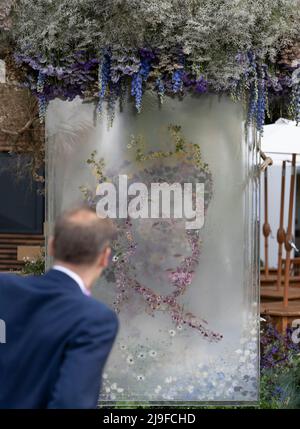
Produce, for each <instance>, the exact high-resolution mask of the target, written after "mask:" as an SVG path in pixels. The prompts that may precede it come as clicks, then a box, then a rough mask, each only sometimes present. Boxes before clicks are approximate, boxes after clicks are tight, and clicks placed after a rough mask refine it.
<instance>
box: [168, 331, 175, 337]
mask: <svg viewBox="0 0 300 429" xmlns="http://www.w3.org/2000/svg"><path fill="white" fill-rule="evenodd" d="M169 334H170V336H171V337H175V335H176V332H175V331H174V329H170V330H169Z"/></svg>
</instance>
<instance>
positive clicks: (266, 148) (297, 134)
mask: <svg viewBox="0 0 300 429" xmlns="http://www.w3.org/2000/svg"><path fill="white" fill-rule="evenodd" d="M261 150H262V151H263V152H265V153H268V154H281V155H289V154H293V153H296V154H300V124H299V125H298V126H297V125H296V122H294V121H289V120H288V119H283V118H280V119H278V121H276V122H275V123H274V124H271V125H265V127H264V134H263V137H262V139H261ZM274 158H276V157H274ZM281 159H283V158H282V157H281ZM287 159H289V158H287Z"/></svg>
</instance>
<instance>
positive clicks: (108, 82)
mask: <svg viewBox="0 0 300 429" xmlns="http://www.w3.org/2000/svg"><path fill="white" fill-rule="evenodd" d="M176 52H177V60H174V55H173V56H172V57H173V61H174V64H173V65H171V64H168V63H166V62H165V61H164V59H165V57H164V55H162V56H161V53H160V52H158V51H153V50H150V49H140V50H137V51H130V52H128V51H127V50H121V49H118V50H117V51H116V50H113V49H106V50H104V51H103V52H102V53H101V54H100V57H99V58H97V57H96V56H95V57H94V56H90V54H88V53H87V52H84V51H80V52H78V53H76V55H75V56H72V57H70V58H66V59H65V61H61V62H60V65H59V66H53V65H48V66H46V65H45V64H44V63H43V59H42V58H34V59H32V58H28V57H26V56H24V55H22V54H19V55H15V60H16V61H17V64H19V66H21V67H25V68H27V81H26V82H25V86H27V87H29V88H30V89H31V90H32V91H33V92H35V93H36V95H37V98H38V100H39V106H40V118H41V120H43V118H44V117H45V112H46V108H47V104H48V103H49V101H50V100H52V99H54V98H56V97H60V98H64V99H67V100H72V99H74V98H75V97H76V96H80V97H83V98H84V97H91V96H92V97H94V98H95V99H98V108H97V110H98V112H99V114H102V112H103V103H104V101H106V102H107V104H106V106H107V114H108V118H109V120H110V123H112V121H113V117H114V111H115V105H116V101H117V100H118V99H121V98H122V97H123V98H124V91H126V88H127V87H128V86H129V87H130V95H131V97H132V99H133V100H134V103H135V107H136V110H137V112H141V110H142V99H143V93H144V92H145V91H146V90H152V91H155V92H156V93H157V95H158V99H159V101H160V102H161V103H162V102H163V98H164V96H165V95H168V96H181V97H182V96H184V95H185V94H186V93H188V92H190V93H195V94H203V93H207V92H209V91H214V87H213V85H212V83H211V82H210V81H209V80H208V79H207V78H206V77H205V76H204V75H201V74H200V75H199V76H196V74H195V73H193V71H192V70H191V65H190V64H189V62H188V57H187V56H186V55H185V54H184V53H182V52H180V54H179V53H178V49H177V51H176ZM241 58H242V59H241ZM237 62H238V63H241V62H243V67H244V69H245V71H244V74H243V75H242V76H241V79H240V80H238V81H236V80H233V81H232V83H231V86H229V87H228V88H227V93H228V94H231V95H232V97H234V98H235V99H237V100H242V101H243V102H244V104H245V105H246V106H247V109H248V123H249V124H255V125H256V127H257V130H258V131H259V132H262V130H263V126H264V124H265V117H266V114H268V111H267V107H268V105H269V98H270V97H272V96H273V94H275V95H276V94H280V93H284V91H285V89H286V88H288V89H289V88H290V87H292V88H293V90H292V91H290V92H291V95H290V102H289V104H290V106H291V108H290V112H291V116H292V117H293V118H294V119H295V120H296V119H297V118H299V116H300V106H299V94H298V89H297V88H298V86H296V87H295V85H294V86H293V85H292V76H291V77H290V78H288V77H286V78H285V79H284V80H283V79H282V78H281V80H280V79H279V78H275V77H274V76H272V75H271V74H270V73H269V70H268V67H267V65H266V64H265V63H261V62H260V60H259V59H258V58H256V56H255V55H254V54H252V53H248V54H247V55H244V56H243V55H240V56H239V57H238V58H237ZM97 69H98V70H97ZM296 70H298V69H296ZM35 76H36V77H35ZM296 100H298V101H296Z"/></svg>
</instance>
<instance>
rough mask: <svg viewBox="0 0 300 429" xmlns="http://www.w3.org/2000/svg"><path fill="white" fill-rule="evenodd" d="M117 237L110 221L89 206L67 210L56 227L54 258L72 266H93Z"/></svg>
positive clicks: (59, 218)
mask: <svg viewBox="0 0 300 429" xmlns="http://www.w3.org/2000/svg"><path fill="white" fill-rule="evenodd" d="M115 238H116V227H115V225H114V224H113V222H112V220H111V219H108V218H100V217H98V216H97V214H96V213H95V211H94V210H92V209H91V208H89V207H85V206H84V207H79V208H75V209H72V210H68V211H65V212H64V213H62V214H61V216H59V217H58V219H57V221H56V223H55V228H54V243H53V247H54V249H53V253H54V259H56V260H59V261H64V262H69V263H72V264H79V265H84V264H92V263H94V262H95V261H96V259H97V257H98V256H99V255H100V254H101V252H102V251H103V250H104V249H105V247H107V246H109V244H110V242H111V241H112V240H114V239H115Z"/></svg>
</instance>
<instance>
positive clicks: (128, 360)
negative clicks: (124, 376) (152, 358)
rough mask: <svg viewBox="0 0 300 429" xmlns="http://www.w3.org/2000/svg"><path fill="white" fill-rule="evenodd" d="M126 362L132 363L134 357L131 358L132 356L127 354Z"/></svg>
mask: <svg viewBox="0 0 300 429" xmlns="http://www.w3.org/2000/svg"><path fill="white" fill-rule="evenodd" d="M127 363H129V365H133V363H134V359H133V357H132V356H131V355H129V356H128V357H127Z"/></svg>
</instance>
